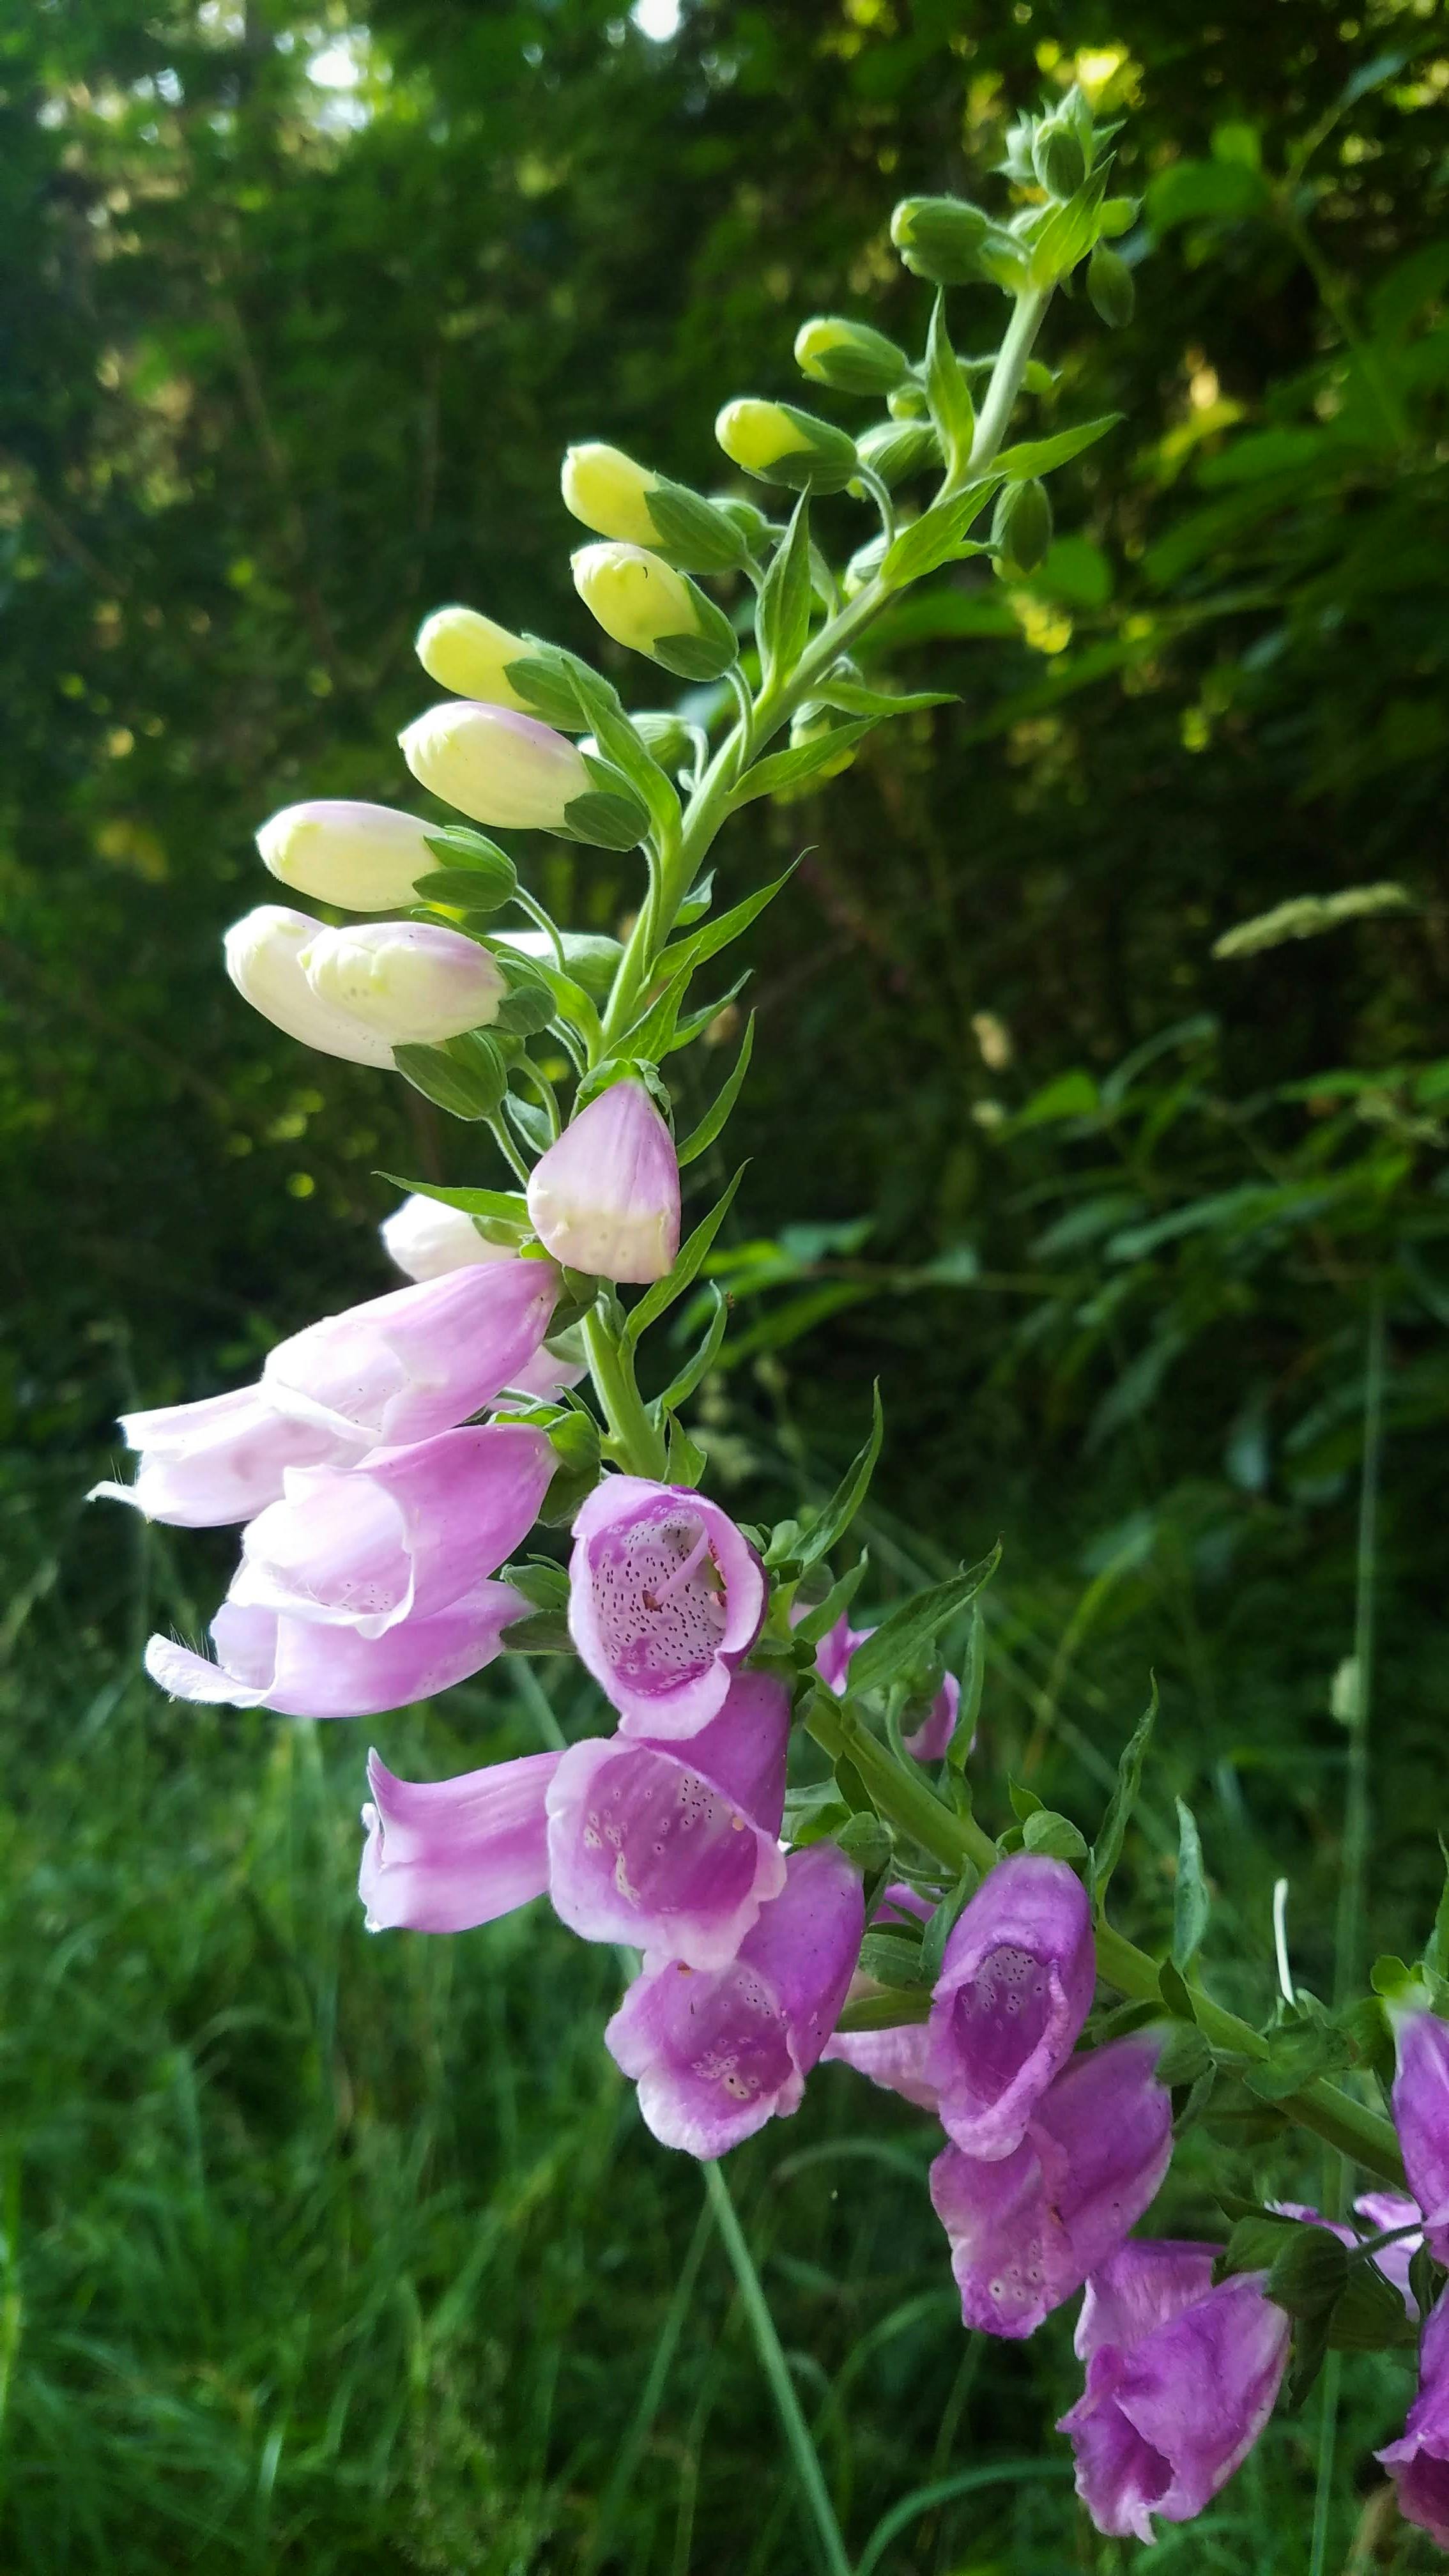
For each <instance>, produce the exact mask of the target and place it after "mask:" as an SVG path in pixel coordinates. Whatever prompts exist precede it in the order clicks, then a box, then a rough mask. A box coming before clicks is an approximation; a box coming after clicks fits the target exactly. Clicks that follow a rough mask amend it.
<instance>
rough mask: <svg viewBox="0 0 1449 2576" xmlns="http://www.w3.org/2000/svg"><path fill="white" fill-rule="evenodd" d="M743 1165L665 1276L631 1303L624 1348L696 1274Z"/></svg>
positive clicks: (630, 1345)
mask: <svg viewBox="0 0 1449 2576" xmlns="http://www.w3.org/2000/svg"><path fill="white" fill-rule="evenodd" d="M745 1168H746V1167H745V1165H744V1164H743V1163H741V1165H740V1168H739V1170H738V1171H737V1172H736V1174H735V1176H734V1179H733V1180H732V1181H731V1183H730V1185H729V1188H728V1189H727V1190H726V1191H725V1194H724V1196H723V1198H721V1199H717V1200H716V1201H715V1204H714V1206H713V1207H712V1208H711V1209H710V1212H709V1214H708V1216H707V1217H705V1218H703V1219H702V1221H701V1222H700V1224H698V1225H697V1226H696V1227H695V1229H694V1232H693V1234H692V1235H691V1236H690V1238H689V1240H688V1242H687V1243H685V1244H682V1245H681V1246H680V1251H679V1257H678V1259H677V1260H676V1262H675V1264H674V1267H673V1269H672V1270H670V1271H668V1272H667V1273H666V1274H665V1276H664V1278H662V1279H656V1280H655V1282H654V1285H653V1287H652V1288H646V1290H645V1292H644V1294H643V1296H642V1297H641V1298H640V1300H639V1303H638V1305H637V1306H631V1307H630V1309H629V1314H628V1318H627V1321H626V1323H625V1326H624V1343H625V1348H626V1349H628V1350H631V1351H633V1350H636V1349H637V1348H638V1345H639V1338H640V1335H641V1334H642V1333H646V1332H647V1331H648V1329H649V1327H650V1325H651V1324H655V1323H657V1322H658V1320H659V1318H660V1316H661V1315H663V1314H666V1313H667V1312H668V1310H669V1308H670V1307H671V1306H672V1305H673V1303H674V1301H675V1299H676V1297H682V1296H683V1294H684V1292H685V1289H686V1288H688V1287H690V1286H691V1285H692V1283H693V1282H694V1280H695V1279H697V1278H698V1276H699V1273H700V1270H701V1269H702V1268H703V1265H704V1262H705V1259H706V1256H707V1254H708V1252H709V1248H710V1245H711V1244H712V1243H713V1241H714V1239H715V1236H716V1235H717V1234H718V1232H719V1230H720V1227H721V1226H722V1224H723V1223H724V1220H725V1217H726V1216H727V1214H728V1212H729V1208H730V1203H731V1201H732V1200H733V1198H734V1194H735V1192H736V1190H737V1189H738V1188H739V1185H740V1183H741V1181H742V1180H743V1179H744V1177H745Z"/></svg>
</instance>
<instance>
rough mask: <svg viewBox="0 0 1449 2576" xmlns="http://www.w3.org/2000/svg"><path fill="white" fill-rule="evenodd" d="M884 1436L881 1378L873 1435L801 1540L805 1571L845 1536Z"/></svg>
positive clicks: (875, 1396) (874, 1393)
mask: <svg viewBox="0 0 1449 2576" xmlns="http://www.w3.org/2000/svg"><path fill="white" fill-rule="evenodd" d="M884 1438H885V1415H884V1413H883V1412H882V1410H881V1400H880V1380H879V1378H877V1380H876V1382H875V1385H874V1387H873V1388H872V1390H871V1424H870V1435H869V1437H868V1439H867V1440H866V1443H865V1446H864V1448H863V1449H862V1450H861V1451H860V1453H859V1455H858V1456H857V1457H856V1458H855V1459H854V1460H853V1461H852V1463H851V1465H850V1466H849V1467H848V1468H847V1470H846V1472H845V1474H844V1476H843V1477H842V1478H841V1480H840V1483H839V1484H838V1485H837V1486H836V1488H835V1491H834V1493H833V1494H832V1495H831V1497H830V1500H829V1502H828V1503H827V1504H826V1505H825V1508H824V1510H823V1511H822V1512H821V1513H820V1515H819V1517H818V1519H816V1520H814V1521H812V1522H811V1525H810V1527H809V1529H808V1530H807V1531H806V1533H805V1536H804V1538H803V1539H802V1540H801V1542H800V1549H799V1564H800V1569H801V1572H802V1573H806V1572H808V1570H809V1568H810V1567H811V1566H812V1565H818V1564H819V1562H820V1559H821V1558H822V1556H828V1555H829V1554H830V1551H831V1549H832V1548H834V1547H837V1546H838V1545H839V1543H840V1541H841V1540H842V1539H843V1538H844V1536H845V1533H846V1531H847V1530H848V1529H849V1527H850V1524H851V1522H852V1521H853V1520H854V1518H855V1515H856V1513H857V1512H858V1511H859V1509H860V1507H861V1504H862V1503H863V1502H864V1500H865V1498H866V1495H867V1494H868V1492H869V1491H870V1480H871V1478H872V1476H873V1475H874V1474H875V1463H876V1460H877V1459H878V1458H879V1456H880V1447H881V1442H882V1441H883V1439H884Z"/></svg>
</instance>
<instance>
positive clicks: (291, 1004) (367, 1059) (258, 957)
mask: <svg viewBox="0 0 1449 2576" xmlns="http://www.w3.org/2000/svg"><path fill="white" fill-rule="evenodd" d="M317 932H318V925H317V923H316V922H315V921H314V920H313V919H312V916H311V914H310V913H306V912H291V911H289V910H288V908H287V906H286V905H285V904H280V903H259V904H258V905H257V908H256V910H255V912H249V913H248V914H247V915H246V917H245V919H244V920H242V921H235V922H233V924H232V926H231V928H230V930H229V931H228V932H227V934H226V938H225V940H224V942H223V948H224V951H225V955H226V971H227V973H228V975H229V976H230V977H231V980H232V982H233V983H234V984H235V986H236V988H237V991H238V992H239V993H240V994H241V996H242V999H243V1000H244V1001H247V1002H250V1003H251V1006H252V1008H253V1010H255V1011H260V1012H261V1014H262V1017H263V1019H267V1020H270V1021H271V1022H272V1024H273V1026H274V1027H276V1028H279V1029H285V1031H286V1033H287V1035H288V1037H289V1038H299V1039H300V1040H301V1043H302V1044H303V1046H310V1047H316V1048H317V1050H318V1052H319V1053H320V1054H322V1055H339V1056H342V1057H344V1058H345V1060H346V1061H347V1062H348V1063H349V1064H376V1065H387V1066H388V1067H391V1064H392V1041H391V1039H390V1038H385V1037H383V1036H381V1035H380V1034H379V1033H378V1032H377V1031H376V1030H375V1029H370V1028H368V1027H367V1025H366V1024H365V1022H363V1021H362V1020H357V1019H354V1018H353V1017H352V1015H351V1013H350V1012H348V1011H339V1010H338V1009H336V1008H335V1006H334V1005H333V1004H331V1003H330V1002H325V1001H323V1000H322V999H321V997H320V995H318V994H316V993H314V992H313V990H312V987H311V985H310V984H309V983H308V981H307V978H306V975H305V974H304V973H303V971H302V952H303V950H304V949H306V948H308V947H310V945H311V943H312V941H313V940H314V939H315V938H316V937H317Z"/></svg>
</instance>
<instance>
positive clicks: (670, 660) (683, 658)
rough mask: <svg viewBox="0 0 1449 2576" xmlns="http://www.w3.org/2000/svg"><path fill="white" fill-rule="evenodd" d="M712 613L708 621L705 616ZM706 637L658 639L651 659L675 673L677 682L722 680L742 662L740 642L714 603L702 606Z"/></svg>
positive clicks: (688, 636) (706, 600)
mask: <svg viewBox="0 0 1449 2576" xmlns="http://www.w3.org/2000/svg"><path fill="white" fill-rule="evenodd" d="M704 609H708V611H709V615H708V618H705V617H704V616H703V614H702V611H703V610H704ZM700 610H701V618H700V623H701V626H702V628H703V632H702V633H697V634H693V635H656V636H655V638H654V641H653V643H652V644H651V645H650V647H649V659H650V660H651V662H658V663H660V664H661V665H662V667H663V668H664V669H665V670H666V671H672V672H673V673H674V676H675V678H676V679H677V680H696V681H703V680H722V679H723V678H724V675H725V673H726V671H728V670H730V669H732V668H733V666H734V664H735V663H736V662H737V661H738V660H739V658H740V639H739V637H738V636H737V635H736V633H735V630H734V628H733V627H732V626H731V624H730V622H729V619H728V618H727V617H726V616H725V614H724V611H723V610H722V609H719V608H716V607H715V604H714V602H713V600H712V599H704V600H701V602H700Z"/></svg>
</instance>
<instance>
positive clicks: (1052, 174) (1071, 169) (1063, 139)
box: [1031, 116, 1087, 198]
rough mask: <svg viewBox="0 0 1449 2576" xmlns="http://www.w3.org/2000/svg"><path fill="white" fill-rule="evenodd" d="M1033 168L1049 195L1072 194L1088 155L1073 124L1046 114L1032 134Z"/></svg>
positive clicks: (1081, 174) (1081, 179)
mask: <svg viewBox="0 0 1449 2576" xmlns="http://www.w3.org/2000/svg"><path fill="white" fill-rule="evenodd" d="M1031 160H1032V168H1033V169H1034V170H1035V172H1036V175H1037V177H1038V179H1039V180H1040V181H1041V184H1042V186H1043V187H1044V188H1045V190H1046V192H1047V194H1048V196H1049V197H1062V198H1066V197H1074V196H1075V195H1076V193H1077V190H1078V189H1079V188H1080V187H1081V186H1082V184H1083V182H1084V180H1085V178H1086V176H1087V156H1086V153H1085V152H1084V151H1083V149H1082V145H1081V142H1080V139H1079V138H1078V136H1077V135H1076V134H1075V133H1074V131H1073V129H1072V127H1071V126H1070V125H1069V124H1068V123H1066V122H1065V120H1064V119H1062V118H1060V117H1055V116H1054V117H1049V118H1048V119H1047V120H1046V121H1045V122H1044V123H1043V124H1041V125H1039V126H1038V127H1037V129H1036V132H1035V134H1034V135H1033V137H1032V145H1031Z"/></svg>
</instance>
